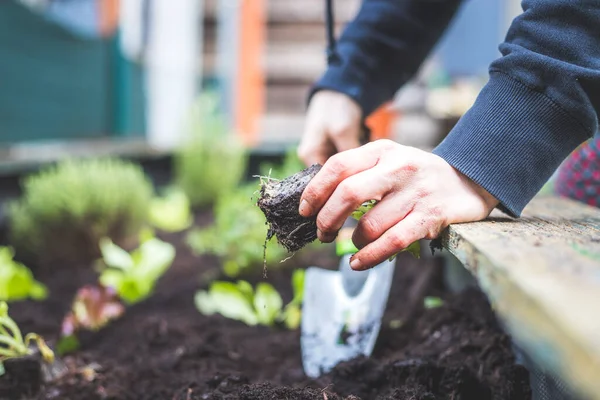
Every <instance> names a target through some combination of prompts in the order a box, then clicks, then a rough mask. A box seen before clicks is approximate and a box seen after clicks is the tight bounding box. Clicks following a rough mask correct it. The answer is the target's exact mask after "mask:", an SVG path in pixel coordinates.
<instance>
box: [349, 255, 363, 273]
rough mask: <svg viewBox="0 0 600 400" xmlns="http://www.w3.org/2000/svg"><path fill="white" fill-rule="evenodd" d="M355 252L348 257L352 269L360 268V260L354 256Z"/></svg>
mask: <svg viewBox="0 0 600 400" xmlns="http://www.w3.org/2000/svg"><path fill="white" fill-rule="evenodd" d="M355 255H356V254H354V255H352V257H350V268H352V269H354V270H360V269H361V264H360V260H359V259H358V257H355Z"/></svg>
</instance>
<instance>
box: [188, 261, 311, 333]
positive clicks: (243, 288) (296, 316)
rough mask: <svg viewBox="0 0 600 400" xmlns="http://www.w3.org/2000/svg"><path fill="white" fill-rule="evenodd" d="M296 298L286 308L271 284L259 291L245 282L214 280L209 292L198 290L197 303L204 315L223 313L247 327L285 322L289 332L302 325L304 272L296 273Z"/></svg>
mask: <svg viewBox="0 0 600 400" xmlns="http://www.w3.org/2000/svg"><path fill="white" fill-rule="evenodd" d="M292 284H293V287H294V298H293V299H292V301H290V302H289V303H288V304H287V305H286V306H285V308H283V301H282V299H281V296H280V295H279V293H278V292H277V290H276V289H275V288H274V287H273V286H272V285H270V284H268V283H264V282H261V283H258V284H257V285H256V290H255V289H254V288H253V287H252V285H251V284H250V283H248V282H246V281H243V280H239V281H237V282H236V283H232V282H223V281H215V282H213V283H212V284H211V285H210V288H209V290H208V291H198V292H197V293H196V296H195V299H194V300H195V304H196V307H197V308H198V310H199V311H200V312H201V313H202V314H204V315H212V314H215V313H218V314H221V315H223V316H224V317H226V318H230V319H235V320H238V321H242V322H244V323H245V324H247V325H251V326H254V325H266V326H273V325H275V324H279V323H283V324H285V325H286V327H288V328H289V329H296V328H298V326H299V325H300V315H301V313H300V305H301V303H302V286H303V284H304V270H298V271H295V272H294V276H293V278H292Z"/></svg>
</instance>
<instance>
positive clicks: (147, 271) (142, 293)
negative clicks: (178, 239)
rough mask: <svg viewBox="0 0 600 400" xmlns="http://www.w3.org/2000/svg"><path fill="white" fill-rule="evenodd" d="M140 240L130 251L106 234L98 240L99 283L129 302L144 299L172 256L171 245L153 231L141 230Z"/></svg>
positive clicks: (167, 265) (169, 264)
mask: <svg viewBox="0 0 600 400" xmlns="http://www.w3.org/2000/svg"><path fill="white" fill-rule="evenodd" d="M140 241H141V245H140V246H139V247H138V248H137V249H135V250H134V251H132V252H131V253H128V252H127V251H125V250H123V249H122V248H121V247H119V246H117V245H116V244H114V243H113V242H112V241H111V240H110V239H108V238H103V239H102V240H101V241H100V251H101V252H102V262H103V264H104V265H103V268H102V273H101V274H100V283H101V284H102V285H103V286H105V287H111V288H113V289H114V290H115V291H116V293H117V294H118V296H119V297H120V298H121V299H122V300H124V301H125V302H126V303H128V304H134V303H138V302H140V301H142V300H144V299H146V298H147V297H148V296H149V295H150V294H151V293H152V291H153V290H154V286H155V285H156V282H157V281H158V279H159V278H160V277H161V276H162V275H163V274H164V273H165V271H166V270H167V269H168V268H169V267H170V266H171V263H172V262H173V259H174V258H175V248H174V247H173V245H171V244H170V243H167V242H163V241H162V240H160V239H157V238H155V237H154V236H153V234H152V232H148V231H145V232H143V234H142V235H141V240H140Z"/></svg>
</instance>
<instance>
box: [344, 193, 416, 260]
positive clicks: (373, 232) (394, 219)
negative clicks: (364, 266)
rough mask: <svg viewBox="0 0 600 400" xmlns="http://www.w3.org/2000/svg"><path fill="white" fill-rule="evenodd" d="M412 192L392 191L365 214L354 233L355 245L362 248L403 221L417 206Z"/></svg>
mask: <svg viewBox="0 0 600 400" xmlns="http://www.w3.org/2000/svg"><path fill="white" fill-rule="evenodd" d="M411 194H412V193H411V192H409V193H406V192H395V193H392V194H390V195H388V196H386V197H384V198H383V200H381V201H380V202H379V203H377V204H376V205H375V207H373V208H372V209H371V210H370V211H368V212H367V213H366V214H365V215H363V217H362V218H361V219H360V220H359V221H358V225H357V226H356V229H354V233H353V234H352V241H353V242H354V245H355V246H356V247H357V248H359V249H362V248H363V247H365V246H366V245H368V244H369V243H371V242H372V241H374V240H376V239H377V238H378V237H380V236H381V235H383V234H384V233H385V232H386V231H387V230H388V229H390V228H391V227H392V226H394V225H396V224H397V223H398V222H400V221H402V220H403V219H404V218H405V217H406V216H407V215H408V213H410V212H411V211H412V210H413V207H414V206H415V198H414V196H412V195H411Z"/></svg>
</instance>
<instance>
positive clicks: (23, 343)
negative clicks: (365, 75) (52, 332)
mask: <svg viewBox="0 0 600 400" xmlns="http://www.w3.org/2000/svg"><path fill="white" fill-rule="evenodd" d="M32 342H33V343H35V344H36V345H37V348H38V350H39V352H40V354H41V356H42V358H43V359H44V361H46V362H47V363H53V362H54V353H53V352H52V350H51V349H50V348H49V347H48V345H47V344H46V342H45V341H44V339H43V338H42V337H41V336H40V335H38V334H36V333H28V334H27V335H26V336H23V334H22V333H21V329H19V327H18V325H17V324H16V322H15V321H14V320H13V319H12V318H11V317H10V316H9V315H8V304H7V303H6V302H5V301H0V375H2V374H3V373H4V367H3V364H2V363H3V362H4V361H6V360H8V359H11V358H20V357H25V356H28V355H31V354H33V352H34V350H33V349H32V348H31V343H32Z"/></svg>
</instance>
